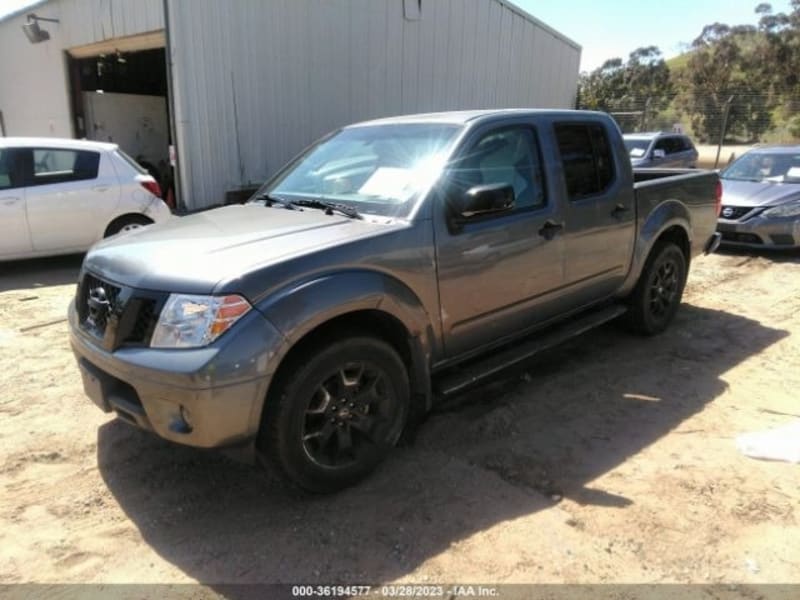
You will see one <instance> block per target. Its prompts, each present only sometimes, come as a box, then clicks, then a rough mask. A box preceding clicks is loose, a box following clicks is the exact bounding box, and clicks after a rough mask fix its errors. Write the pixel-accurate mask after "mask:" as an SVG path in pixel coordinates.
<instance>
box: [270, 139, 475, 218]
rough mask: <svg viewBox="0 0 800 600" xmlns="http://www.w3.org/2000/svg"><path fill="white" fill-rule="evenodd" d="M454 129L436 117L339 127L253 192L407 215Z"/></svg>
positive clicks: (437, 171)
mask: <svg viewBox="0 0 800 600" xmlns="http://www.w3.org/2000/svg"><path fill="white" fill-rule="evenodd" d="M460 129H461V127H460V126H457V125H450V124H442V123H402V124H392V125H366V126H361V127H350V128H347V129H343V130H341V131H339V132H338V133H336V134H334V135H333V136H331V137H329V138H327V139H324V140H322V141H321V142H319V143H318V144H316V145H315V146H313V147H311V148H310V149H309V150H308V151H307V152H305V153H304V154H303V155H302V156H300V157H299V158H298V159H297V160H296V161H295V162H294V163H292V164H291V165H289V167H287V168H286V169H285V170H284V171H282V172H281V173H279V174H278V175H277V177H275V178H274V179H273V180H272V181H269V182H267V183H266V184H265V185H264V186H262V188H261V189H260V190H258V192H257V193H256V196H259V195H264V194H266V195H268V196H270V197H273V198H276V199H282V200H289V201H291V200H294V201H298V200H303V199H306V200H308V199H311V200H324V201H333V202H336V203H339V204H344V205H348V206H350V207H352V208H355V209H356V210H358V212H359V213H361V214H366V215H369V214H372V215H379V216H384V217H403V216H407V215H408V214H409V213H410V211H411V209H412V208H413V205H414V202H415V201H416V200H417V198H418V196H419V193H420V192H423V191H425V190H426V189H427V188H428V187H429V186H430V185H431V184H433V183H434V181H435V180H436V178H437V177H438V176H439V174H440V173H441V169H442V166H443V165H444V160H445V159H446V157H447V154H448V152H449V149H450V144H451V143H452V142H453V141H454V140H455V138H456V135H457V133H458V132H459V131H460Z"/></svg>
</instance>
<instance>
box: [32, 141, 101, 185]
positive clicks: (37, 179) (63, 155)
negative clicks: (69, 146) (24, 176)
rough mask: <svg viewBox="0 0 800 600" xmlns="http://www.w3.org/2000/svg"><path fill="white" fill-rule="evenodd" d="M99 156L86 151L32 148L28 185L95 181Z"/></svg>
mask: <svg viewBox="0 0 800 600" xmlns="http://www.w3.org/2000/svg"><path fill="white" fill-rule="evenodd" d="M99 165H100V154H99V153H97V152H91V151H87V150H64V149H57V148H34V150H33V180H32V181H31V182H29V185H47V184H50V183H63V182H65V181H81V180H84V179H95V178H96V177H97V169H98V167H99Z"/></svg>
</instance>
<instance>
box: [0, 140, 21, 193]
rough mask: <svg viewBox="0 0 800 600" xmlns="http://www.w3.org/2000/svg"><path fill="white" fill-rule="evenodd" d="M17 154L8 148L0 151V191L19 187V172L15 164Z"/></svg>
mask: <svg viewBox="0 0 800 600" xmlns="http://www.w3.org/2000/svg"><path fill="white" fill-rule="evenodd" d="M15 159H16V156H15V153H14V151H13V150H10V149H8V148H3V149H0V190H8V189H11V188H15V187H19V186H20V182H19V181H17V180H16V179H17V176H16V175H17V170H16V163H15Z"/></svg>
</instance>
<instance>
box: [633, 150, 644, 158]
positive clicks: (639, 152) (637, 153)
mask: <svg viewBox="0 0 800 600" xmlns="http://www.w3.org/2000/svg"><path fill="white" fill-rule="evenodd" d="M631 156H632V157H633V158H641V157H642V156H644V148H631Z"/></svg>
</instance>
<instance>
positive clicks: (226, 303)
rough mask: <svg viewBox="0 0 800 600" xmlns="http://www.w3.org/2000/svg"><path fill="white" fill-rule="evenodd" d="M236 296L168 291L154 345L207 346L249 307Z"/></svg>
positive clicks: (169, 346)
mask: <svg viewBox="0 0 800 600" xmlns="http://www.w3.org/2000/svg"><path fill="white" fill-rule="evenodd" d="M251 308H252V307H251V306H250V303H249V302H248V301H247V300H245V299H244V298H242V297H241V296H237V295H229V296H194V295H190V294H170V296H169V298H168V299H167V302H166V304H164V308H163V309H162V310H161V315H160V316H159V317H158V323H157V324H156V328H155V330H154V331H153V337H152V338H151V340H150V346H151V347H153V348H198V347H201V346H207V345H208V344H210V343H211V342H213V341H214V340H215V339H217V338H218V337H219V336H221V335H222V334H223V333H225V332H226V331H227V330H228V329H230V327H231V325H233V324H234V323H235V322H236V321H238V320H239V319H241V318H242V317H243V316H244V315H245V314H247V312H248V311H249V310H250V309H251Z"/></svg>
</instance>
